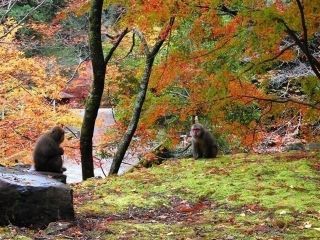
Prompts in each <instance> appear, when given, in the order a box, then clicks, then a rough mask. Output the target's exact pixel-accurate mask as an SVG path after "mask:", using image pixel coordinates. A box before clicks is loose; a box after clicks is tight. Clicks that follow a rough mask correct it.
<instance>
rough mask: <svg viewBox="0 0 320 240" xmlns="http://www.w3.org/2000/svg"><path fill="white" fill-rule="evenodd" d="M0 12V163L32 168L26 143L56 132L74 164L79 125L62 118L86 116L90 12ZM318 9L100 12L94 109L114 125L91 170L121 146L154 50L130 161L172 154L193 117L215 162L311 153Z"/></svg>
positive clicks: (163, 4) (134, 7)
mask: <svg viewBox="0 0 320 240" xmlns="http://www.w3.org/2000/svg"><path fill="white" fill-rule="evenodd" d="M0 7H1V26H0V27H1V28H0V32H1V34H0V38H1V39H0V41H1V43H0V58H1V65H0V76H1V78H0V79H1V80H0V81H1V85H0V94H1V98H0V111H1V120H0V138H1V143H0V144H1V152H0V158H1V163H2V164H4V165H8V164H9V165H11V164H16V163H17V161H19V162H23V163H31V157H30V156H31V151H32V148H33V146H34V143H35V141H36V139H37V138H38V136H39V135H40V134H41V133H43V132H44V131H46V130H47V129H50V128H51V127H52V126H53V125H56V124H62V125H64V126H67V127H68V128H69V129H70V128H71V129H74V128H75V129H76V131H71V133H70V134H69V135H68V139H67V140H66V141H65V143H64V148H65V151H66V153H67V154H68V156H70V157H71V158H72V159H75V160H78V161H80V158H81V157H80V155H81V154H80V151H79V149H80V141H79V135H77V131H79V130H80V126H81V124H82V119H80V118H79V117H76V116H75V115H74V114H72V111H70V109H73V108H85V106H86V104H87V106H88V102H90V96H92V92H90V91H91V90H92V89H94V87H93V88H92V89H91V86H92V82H93V80H94V74H92V71H93V69H92V64H91V60H94V59H95V57H94V55H93V54H92V52H91V55H90V47H89V46H90V39H88V32H89V21H90V19H89V15H88V12H89V9H90V1H65V0H42V1H38V0H28V1H24V0H21V1H20V0H19V1H13V0H3V1H1V6H0ZM319 8H320V1H318V0H313V1H308V0H307V1H300V0H295V1H289V0H283V1H282V0H275V1H271V0H270V1H269V0H268V1H260V0H257V1H250V0H245V1H232V0H231V1H218V0H212V1H199V2H194V1H173V0H172V1H171V0H168V1H152V0H150V1H143V2H140V1H105V4H104V7H103V12H102V28H101V40H102V48H103V51H104V54H105V55H107V54H108V53H111V55H110V59H109V61H108V62H107V64H106V69H107V71H106V75H105V84H104V85H102V86H103V88H104V89H103V90H104V91H103V95H102V100H101V105H100V106H101V107H108V108H112V109H113V110H114V113H115V121H116V123H115V124H114V125H113V127H112V128H109V129H107V130H106V132H105V135H104V136H103V138H101V139H100V141H99V143H96V144H95V145H94V146H93V149H94V154H95V156H94V157H93V160H94V161H97V160H98V159H101V158H106V157H110V156H112V155H113V154H114V152H115V150H114V149H115V148H116V146H117V143H118V142H121V141H122V140H121V139H122V137H123V136H124V133H125V132H126V129H127V127H128V126H130V123H131V117H132V115H133V114H134V113H133V112H134V109H135V101H136V99H137V95H138V94H139V93H140V92H141V89H140V87H141V86H140V83H141V81H142V80H141V79H143V76H144V74H145V66H146V63H147V62H148V59H149V55H148V52H146V49H148V44H149V48H150V47H151V46H153V45H154V44H155V45H156V44H157V43H158V42H159V40H161V41H163V45H161V48H159V52H157V53H156V54H155V55H154V57H155V58H154V62H153V63H152V67H153V68H152V70H150V80H149V79H148V80H149V82H147V89H146V90H147V94H146V99H145V100H144V101H143V104H144V105H143V109H142V112H141V115H140V116H139V117H138V120H139V124H138V128H137V130H136V131H134V138H133V139H132V141H131V145H130V148H131V150H132V151H133V152H135V153H136V154H137V155H138V156H139V158H141V159H145V160H147V161H148V162H149V161H153V160H155V159H157V156H155V155H154V153H152V152H151V151H150V149H154V148H155V147H157V146H159V145H161V146H163V147H164V148H165V149H176V147H177V146H179V143H181V135H187V134H188V132H189V129H190V125H191V124H192V118H193V117H194V116H198V118H199V121H200V122H201V123H202V124H204V125H205V126H206V127H207V128H208V129H210V130H211V131H212V132H213V133H214V135H215V136H216V138H217V139H218V143H219V148H220V152H221V153H222V154H224V153H236V152H248V151H254V152H260V153H261V152H274V151H283V150H288V149H290V148H292V149H301V150H304V149H306V148H308V147H310V146H315V145H311V144H312V143H316V142H317V141H318V139H319V126H320V125H319V124H320V122H319V112H318V111H319V99H320V95H319V94H320V88H319V87H320V86H319V79H320V63H319V57H320V49H319V42H320V35H319V21H318V19H319V12H320V11H319V10H320V9H319ZM173 19H174V21H173ZM93 46H94V45H93ZM91 49H92V47H91ZM114 50H116V51H114ZM113 51H114V52H113ZM99 104H100V103H99ZM82 127H83V126H82ZM82 130H83V129H82ZM90 151H91V149H90ZM82 161H83V160H82ZM89 168H90V165H89ZM88 176H90V173H89V175H88Z"/></svg>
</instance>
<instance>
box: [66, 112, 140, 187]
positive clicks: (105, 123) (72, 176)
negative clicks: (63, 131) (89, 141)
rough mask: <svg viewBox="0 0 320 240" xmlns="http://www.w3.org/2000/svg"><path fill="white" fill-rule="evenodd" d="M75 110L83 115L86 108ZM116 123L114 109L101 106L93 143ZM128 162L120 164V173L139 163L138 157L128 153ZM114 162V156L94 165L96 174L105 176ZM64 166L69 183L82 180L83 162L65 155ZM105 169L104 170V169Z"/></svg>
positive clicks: (126, 160) (126, 158) (126, 159)
mask: <svg viewBox="0 0 320 240" xmlns="http://www.w3.org/2000/svg"><path fill="white" fill-rule="evenodd" d="M73 111H74V112H76V113H77V114H79V115H80V116H82V117H83V115H84V109H73ZM114 123H115V121H114V118H113V115H112V109H111V108H100V109H99V111H98V116H97V120H96V126H95V130H94V134H93V144H95V143H97V142H98V141H99V139H100V137H101V136H102V135H103V133H104V132H105V130H106V129H107V128H110V127H112V125H113V124H114ZM124 161H125V162H126V163H129V164H130V165H129V164H125V163H122V164H121V166H120V170H119V174H123V173H125V172H126V171H128V170H130V169H131V168H132V167H133V166H134V165H136V164H137V163H138V161H139V160H138V159H137V158H136V157H134V156H132V155H131V154H127V155H126V157H125V160H124ZM111 163H112V158H106V159H103V160H102V161H101V165H102V166H101V167H100V166H94V175H95V176H96V177H105V176H104V174H103V171H104V173H105V174H108V172H109V169H110V166H111ZM64 166H65V167H66V168H67V171H65V172H64V174H65V175H67V183H76V182H81V181H82V170H81V164H80V163H77V162H76V161H74V160H72V159H68V156H64ZM102 169H103V171H102Z"/></svg>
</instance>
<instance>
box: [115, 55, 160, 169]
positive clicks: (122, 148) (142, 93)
mask: <svg viewBox="0 0 320 240" xmlns="http://www.w3.org/2000/svg"><path fill="white" fill-rule="evenodd" d="M154 58H155V56H151V57H150V58H147V61H146V67H145V70H144V74H143V77H142V80H141V84H140V90H139V93H138V95H137V98H136V102H135V105H134V110H133V114H132V117H131V120H130V123H129V126H128V128H127V131H126V132H125V134H124V136H123V137H122V140H121V141H120V144H119V146H118V149H117V152H116V154H115V155H114V157H113V161H112V165H111V168H110V172H109V174H117V173H118V171H119V168H120V165H121V163H122V160H123V158H124V155H125V153H126V151H127V149H128V147H129V145H130V142H131V139H132V137H133V135H134V133H135V131H136V129H137V126H138V122H139V119H140V114H141V110H142V106H143V103H144V100H145V98H146V93H147V89H148V83H149V79H150V75H151V71H152V65H153V62H154Z"/></svg>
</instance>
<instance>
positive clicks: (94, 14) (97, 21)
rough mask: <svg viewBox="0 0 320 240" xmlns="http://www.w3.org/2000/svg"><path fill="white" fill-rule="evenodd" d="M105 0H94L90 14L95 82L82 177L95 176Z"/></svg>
mask: <svg viewBox="0 0 320 240" xmlns="http://www.w3.org/2000/svg"><path fill="white" fill-rule="evenodd" d="M102 5H103V0H92V1H91V9H90V15H89V47H90V54H91V60H92V68H93V84H92V87H91V92H90V94H89V97H88V100H87V103H86V107H85V113H84V118H83V123H82V127H81V137H80V151H81V165H82V179H83V180H86V179H87V178H90V177H94V173H93V156H92V137H93V131H94V125H95V121H96V118H97V114H98V109H99V107H100V101H101V97H102V93H103V88H104V78H105V73H106V68H105V63H104V56H103V50H102V43H101V13H102Z"/></svg>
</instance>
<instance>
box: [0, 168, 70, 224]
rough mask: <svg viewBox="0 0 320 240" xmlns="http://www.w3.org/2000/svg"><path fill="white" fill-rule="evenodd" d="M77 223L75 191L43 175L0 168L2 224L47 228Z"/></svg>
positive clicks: (0, 220)
mask: <svg viewBox="0 0 320 240" xmlns="http://www.w3.org/2000/svg"><path fill="white" fill-rule="evenodd" d="M58 220H67V221H71V220H74V209H73V196H72V189H71V188H70V187H69V186H68V185H66V184H64V183H62V182H60V181H58V180H56V179H54V178H52V177H50V176H47V175H43V174H41V173H40V172H35V171H24V170H19V169H14V168H5V167H0V225H2V226H3V225H8V224H13V225H16V226H27V227H40V228H42V227H45V226H47V225H48V224H49V223H50V222H54V221H58Z"/></svg>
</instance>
